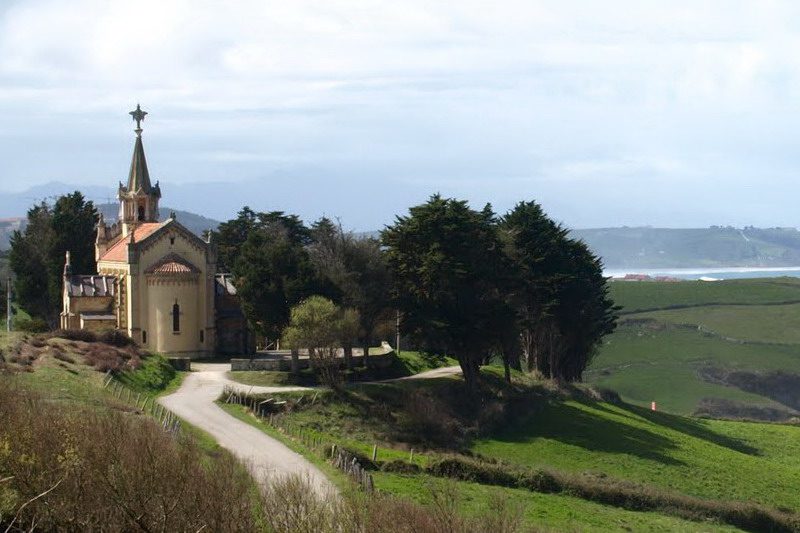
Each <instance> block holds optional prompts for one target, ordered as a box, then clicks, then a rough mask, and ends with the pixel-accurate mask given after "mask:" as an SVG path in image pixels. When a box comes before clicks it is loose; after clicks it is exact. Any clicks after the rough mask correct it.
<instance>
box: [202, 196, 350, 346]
mask: <svg viewBox="0 0 800 533" xmlns="http://www.w3.org/2000/svg"><path fill="white" fill-rule="evenodd" d="M215 240H216V242H217V246H218V250H219V257H220V262H221V264H222V265H223V266H226V267H229V268H230V269H231V271H232V272H233V274H234V276H235V283H236V288H237V291H238V294H239V298H240V300H241V304H242V310H243V311H244V314H245V316H246V317H247V319H248V322H249V323H250V325H251V326H252V327H253V329H254V330H256V331H257V332H258V333H260V334H262V335H264V336H266V337H269V338H272V339H277V338H280V335H281V332H282V331H283V329H284V328H285V327H286V325H287V324H288V323H289V312H290V310H291V308H292V306H294V305H296V304H297V303H299V302H300V301H302V300H303V299H305V298H307V297H309V296H312V295H314V294H322V295H326V296H335V295H336V289H335V287H334V286H333V285H332V284H331V283H330V282H329V281H328V280H327V279H326V278H325V277H323V276H321V275H320V274H319V273H318V272H317V271H316V269H315V268H314V265H313V264H312V262H311V260H310V258H309V255H308V251H307V250H306V247H307V246H308V244H309V243H310V242H311V237H310V230H309V229H308V228H307V227H306V226H305V225H304V224H303V222H302V221H301V220H300V219H299V218H298V217H297V216H295V215H286V214H284V213H283V212H280V211H273V212H269V213H255V212H253V211H252V210H250V209H249V208H244V209H242V210H241V211H240V212H239V215H238V217H237V218H236V219H233V220H230V221H228V222H225V223H223V224H221V225H220V229H219V231H218V232H217V233H216V235H215Z"/></svg>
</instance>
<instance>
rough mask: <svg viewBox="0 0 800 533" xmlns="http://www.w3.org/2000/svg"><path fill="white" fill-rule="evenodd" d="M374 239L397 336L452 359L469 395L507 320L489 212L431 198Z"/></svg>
mask: <svg viewBox="0 0 800 533" xmlns="http://www.w3.org/2000/svg"><path fill="white" fill-rule="evenodd" d="M381 236H382V240H383V244H384V246H385V247H386V253H387V258H388V264H389V268H390V271H391V272H392V274H393V279H394V282H393V296H394V298H395V301H396V303H397V306H398V308H399V309H400V311H401V312H402V324H403V328H404V330H405V331H408V332H409V333H411V335H413V336H414V337H415V338H416V339H417V340H418V342H420V343H421V344H422V346H424V347H425V348H426V349H429V350H431V351H437V352H440V353H442V352H443V353H449V354H452V355H454V356H455V357H456V358H457V359H458V362H459V364H460V366H461V369H462V370H463V373H464V379H465V381H466V383H467V386H468V388H470V389H474V387H475V385H476V383H477V380H478V379H479V367H480V364H481V363H482V362H483V361H484V359H485V358H486V355H487V354H488V353H489V352H490V350H491V349H492V348H493V347H496V346H497V345H498V341H499V338H498V334H497V332H498V329H499V328H501V327H502V323H501V321H502V320H503V317H505V316H507V312H506V302H505V300H504V297H503V289H502V287H503V285H504V281H503V280H504V278H505V276H506V264H505V263H506V261H505V256H504V254H503V250H502V247H501V244H500V241H499V239H498V234H497V226H496V220H495V218H494V214H493V213H492V211H491V208H490V207H489V206H487V207H486V208H485V209H483V210H482V211H475V210H473V209H470V208H469V206H468V205H467V203H466V202H465V201H459V200H455V199H448V198H442V197H441V196H439V195H435V196H432V197H431V198H430V200H428V202H426V203H425V204H422V205H418V206H416V207H412V208H411V209H410V211H409V215H408V216H401V217H397V219H396V220H395V223H394V224H393V225H392V226H389V227H387V228H386V229H385V230H384V231H383V232H382V234H381Z"/></svg>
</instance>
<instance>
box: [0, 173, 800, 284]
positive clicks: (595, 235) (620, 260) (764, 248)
mask: <svg viewBox="0 0 800 533" xmlns="http://www.w3.org/2000/svg"><path fill="white" fill-rule="evenodd" d="M207 185H208V184H207ZM208 186H210V185H208ZM82 189H83V193H84V195H85V196H86V197H87V198H88V199H91V200H94V201H95V204H96V205H97V207H98V209H99V210H100V211H101V212H102V213H103V216H104V217H105V218H106V220H107V221H109V222H112V221H114V220H116V218H117V210H118V205H117V204H116V203H114V202H113V201H112V202H111V203H107V200H110V199H111V198H113V197H114V196H113V194H112V193H113V192H114V191H112V189H109V188H105V187H88V188H82ZM74 190H75V187H74V186H71V185H67V184H63V183H58V182H53V183H49V184H46V185H42V186H38V187H34V188H31V189H28V190H26V191H24V192H20V193H3V194H0V217H4V216H6V217H21V216H23V215H24V211H26V209H20V208H19V206H31V205H33V204H34V203H36V202H39V201H42V200H45V199H49V200H51V201H52V199H53V198H54V197H56V196H58V195H60V194H65V193H69V192H72V191H74ZM205 196H206V198H205V201H206V202H208V201H209V198H208V195H205ZM212 196H213V195H212ZM256 196H258V195H257V194H256V193H253V195H252V198H250V199H251V200H252V199H253V198H255V197H256ZM273 199H274V200H275V201H276V202H279V203H280V199H277V198H273ZM192 205H195V206H196V207H195V208H194V209H201V210H204V207H203V205H205V204H204V203H202V202H200V203H196V204H194V203H193V204H192ZM276 208H278V207H277V206H276ZM173 210H174V211H175V213H176V215H177V218H178V221H179V222H180V223H181V224H183V225H184V226H186V227H187V228H189V229H190V230H191V231H192V232H193V233H196V234H197V235H201V234H202V233H203V232H204V231H206V230H208V229H216V228H217V226H218V225H219V224H220V222H219V221H218V220H215V219H214V218H211V217H209V216H204V215H199V214H196V213H193V212H191V211H187V210H178V209H174V208H170V207H163V208H161V209H160V210H159V213H160V218H161V220H166V218H167V217H168V216H169V214H170V212H171V211H173ZM285 210H286V211H288V212H296V211H293V210H292V208H291V206H290V205H287V206H286V207H285ZM334 215H335V214H334ZM21 225H24V219H20V218H5V219H4V218H0V250H5V249H7V248H8V246H9V243H8V239H9V237H10V236H11V233H12V232H13V231H14V230H15V229H19V228H20V226H21ZM378 233H379V232H377V231H374V232H359V233H358V234H359V235H364V236H377V235H378ZM571 234H572V236H574V237H577V238H580V239H583V240H584V241H585V242H586V243H587V244H588V245H589V247H590V248H591V249H592V250H593V251H594V252H595V253H596V254H598V255H599V256H601V257H602V258H603V262H604V264H605V267H606V268H607V269H625V270H630V271H633V270H636V269H652V268H706V267H709V268H717V267H794V266H800V231H798V230H797V229H796V228H755V227H745V228H734V227H730V226H727V227H722V226H712V227H710V228H653V227H617V228H591V229H575V230H572V232H571Z"/></svg>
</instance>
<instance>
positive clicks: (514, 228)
mask: <svg viewBox="0 0 800 533" xmlns="http://www.w3.org/2000/svg"><path fill="white" fill-rule="evenodd" d="M500 228H501V234H502V237H503V240H504V242H505V250H506V254H507V256H508V257H509V259H510V261H511V263H512V269H513V272H514V284H513V290H512V291H511V292H510V293H509V295H508V298H509V302H510V303H511V305H512V306H513V307H514V309H515V310H516V316H517V325H518V327H519V339H520V344H521V346H522V352H523V355H524V356H525V360H526V363H527V368H528V370H534V369H535V370H538V371H539V372H541V373H542V374H543V375H545V376H547V377H553V378H557V379H564V380H570V381H572V380H580V379H581V377H582V374H583V370H584V369H585V368H586V366H587V365H588V364H589V362H590V361H591V358H592V356H593V355H594V353H595V349H596V347H597V345H598V344H599V343H600V342H601V340H602V338H603V336H604V335H607V334H608V333H610V332H612V331H613V330H614V327H615V321H616V308H615V307H614V304H613V302H612V301H611V299H610V298H609V297H608V286H607V283H606V280H605V278H604V277H603V274H602V272H603V268H602V263H601V261H600V259H599V258H597V257H596V256H595V255H594V254H592V253H591V251H590V250H589V249H588V247H587V246H586V245H585V244H584V243H583V242H581V241H576V240H574V239H571V238H569V236H568V231H567V230H566V229H565V228H563V227H562V226H561V225H559V224H556V223H555V222H554V221H553V220H551V219H550V218H549V217H547V215H546V214H545V213H544V211H543V210H542V208H541V206H539V205H538V204H537V203H536V202H520V203H519V204H517V206H516V207H515V208H514V209H513V210H512V211H510V212H509V213H508V214H507V215H506V216H505V217H503V219H502V221H501V222H500Z"/></svg>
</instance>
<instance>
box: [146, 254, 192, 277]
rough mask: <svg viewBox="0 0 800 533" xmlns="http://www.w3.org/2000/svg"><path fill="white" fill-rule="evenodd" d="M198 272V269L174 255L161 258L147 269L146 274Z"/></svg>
mask: <svg viewBox="0 0 800 533" xmlns="http://www.w3.org/2000/svg"><path fill="white" fill-rule="evenodd" d="M198 272H200V269H198V268H197V267H196V266H194V265H193V264H191V263H190V262H189V261H187V260H186V259H184V258H183V257H181V256H179V255H178V254H174V253H172V254H168V255H166V256H164V257H162V258H161V259H160V260H159V261H158V262H157V263H156V264H154V265H153V266H151V267H150V268H148V269H147V273H148V274H196V273H198Z"/></svg>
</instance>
